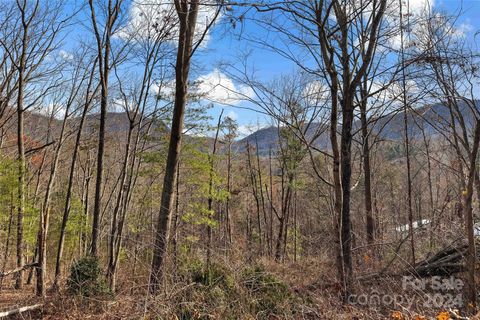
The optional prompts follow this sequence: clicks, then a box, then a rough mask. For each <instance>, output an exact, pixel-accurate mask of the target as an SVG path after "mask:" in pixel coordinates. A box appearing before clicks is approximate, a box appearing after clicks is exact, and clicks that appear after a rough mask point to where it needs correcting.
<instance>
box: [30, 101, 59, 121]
mask: <svg viewBox="0 0 480 320" xmlns="http://www.w3.org/2000/svg"><path fill="white" fill-rule="evenodd" d="M34 111H35V112H37V113H39V114H41V115H44V116H46V117H49V118H50V117H53V118H55V119H63V118H64V117H65V111H66V108H65V106H63V105H62V104H58V103H49V104H47V105H44V106H40V107H36V108H34Z"/></svg>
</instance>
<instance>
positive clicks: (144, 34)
mask: <svg viewBox="0 0 480 320" xmlns="http://www.w3.org/2000/svg"><path fill="white" fill-rule="evenodd" d="M215 4H216V2H212V3H207V4H203V5H200V8H199V11H198V17H197V26H196V34H195V41H199V40H200V37H201V35H202V33H203V31H204V30H205V29H206V27H207V26H208V25H209V24H210V23H211V21H212V20H213V19H214V18H215V14H216V11H217V9H218V6H217V5H215ZM219 19H221V14H219V16H218V17H217V21H218V20H219ZM178 31H179V29H178V16H177V13H176V11H175V6H174V2H173V1H164V0H163V1H162V0H144V1H138V2H137V1H134V2H132V5H131V7H130V11H129V20H128V22H127V24H126V26H125V27H124V28H123V29H122V30H120V31H119V32H118V34H117V36H118V37H120V38H122V39H133V40H136V41H151V40H153V39H155V38H159V39H162V40H166V41H170V42H176V39H177V37H178ZM209 40H210V34H209V33H207V34H206V35H205V38H204V39H203V41H202V44H201V47H205V46H206V45H207V43H208V41H209Z"/></svg>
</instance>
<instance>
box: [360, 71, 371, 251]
mask: <svg viewBox="0 0 480 320" xmlns="http://www.w3.org/2000/svg"><path fill="white" fill-rule="evenodd" d="M366 78H367V77H365V78H364V81H363V82H362V88H361V99H362V100H361V101H360V121H361V123H362V144H363V145H362V150H363V175H364V180H365V181H364V185H365V186H364V194H363V195H364V198H365V200H364V201H365V217H366V231H367V242H368V244H373V242H374V240H375V221H374V219H373V210H372V182H371V169H370V142H369V132H368V121H367V98H368V97H367V86H368V82H367V80H368V79H366Z"/></svg>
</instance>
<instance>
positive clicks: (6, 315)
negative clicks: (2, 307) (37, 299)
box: [0, 303, 43, 318]
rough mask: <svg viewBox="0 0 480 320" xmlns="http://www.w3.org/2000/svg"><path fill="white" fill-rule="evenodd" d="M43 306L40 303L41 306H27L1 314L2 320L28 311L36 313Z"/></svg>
mask: <svg viewBox="0 0 480 320" xmlns="http://www.w3.org/2000/svg"><path fill="white" fill-rule="evenodd" d="M42 306H43V304H42V303H39V304H34V305H32V306H26V307H21V308H18V309H13V310H9V311H3V312H0V318H6V317H10V316H13V315H16V314H20V313H23V312H27V311H34V310H37V309H40V308H41V307H42Z"/></svg>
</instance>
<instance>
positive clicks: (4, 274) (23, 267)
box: [0, 262, 38, 278]
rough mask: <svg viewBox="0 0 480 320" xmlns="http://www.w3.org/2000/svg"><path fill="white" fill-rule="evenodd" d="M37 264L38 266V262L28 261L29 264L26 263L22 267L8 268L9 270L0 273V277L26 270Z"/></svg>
mask: <svg viewBox="0 0 480 320" xmlns="http://www.w3.org/2000/svg"><path fill="white" fill-rule="evenodd" d="M37 266H38V262H34V263H29V264H26V265H24V266H22V267H18V268H15V269H13V270H10V271H6V272H3V273H0V278H3V277H6V276H8V275H11V274H15V273H18V272H20V271H23V270H26V269H30V268H34V267H37Z"/></svg>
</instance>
